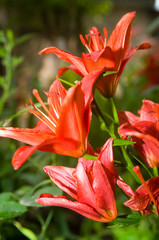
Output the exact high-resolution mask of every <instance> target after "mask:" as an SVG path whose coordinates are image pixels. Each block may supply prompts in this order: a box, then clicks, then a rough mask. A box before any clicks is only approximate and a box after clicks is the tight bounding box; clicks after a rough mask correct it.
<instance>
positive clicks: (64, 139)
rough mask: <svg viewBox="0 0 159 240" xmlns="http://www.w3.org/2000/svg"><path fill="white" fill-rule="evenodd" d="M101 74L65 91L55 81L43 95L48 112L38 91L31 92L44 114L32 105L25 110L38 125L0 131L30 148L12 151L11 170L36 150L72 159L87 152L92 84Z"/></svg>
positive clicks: (97, 73)
mask: <svg viewBox="0 0 159 240" xmlns="http://www.w3.org/2000/svg"><path fill="white" fill-rule="evenodd" d="M102 72H103V69H102V70H98V71H95V72H94V73H92V74H89V75H87V76H86V77H85V78H84V82H83V81H81V82H79V83H78V84H77V85H75V86H74V87H72V88H70V89H69V90H68V91H66V90H65V89H64V87H63V86H62V84H61V83H60V81H59V80H55V81H54V82H53V84H52V85H51V87H50V90H49V92H45V94H46V95H47V97H48V105H49V109H47V107H46V106H45V104H44V103H43V101H42V99H41V98H40V96H39V94H38V91H37V90H36V89H34V90H33V94H34V96H35V97H36V98H37V100H38V101H39V102H40V104H41V106H42V107H43V109H44V111H45V112H46V114H45V113H43V112H42V111H41V110H40V109H38V108H37V107H35V106H34V104H33V103H32V102H31V104H32V106H33V108H34V109H31V108H28V109H29V111H30V112H31V113H33V114H34V115H35V116H36V117H37V118H39V122H38V124H37V126H36V127H35V128H33V129H27V128H26V129H19V128H12V127H2V128H0V136H1V137H8V138H13V139H16V140H19V141H21V142H24V143H27V144H29V145H31V146H22V147H20V148H19V149H18V150H17V151H16V152H15V154H14V156H13V159H12V164H13V167H14V169H18V168H19V167H20V166H21V165H22V164H23V163H24V162H25V161H26V160H27V158H28V157H29V156H30V155H31V154H32V153H33V152H34V151H36V150H41V151H46V152H53V153H57V154H62V155H69V156H75V157H80V156H83V154H84V153H85V151H86V150H87V138H88V132H89V127H90V121H91V108H90V103H91V101H92V100H93V92H92V91H93V84H94V82H95V81H96V80H97V79H98V77H99V76H100V74H102Z"/></svg>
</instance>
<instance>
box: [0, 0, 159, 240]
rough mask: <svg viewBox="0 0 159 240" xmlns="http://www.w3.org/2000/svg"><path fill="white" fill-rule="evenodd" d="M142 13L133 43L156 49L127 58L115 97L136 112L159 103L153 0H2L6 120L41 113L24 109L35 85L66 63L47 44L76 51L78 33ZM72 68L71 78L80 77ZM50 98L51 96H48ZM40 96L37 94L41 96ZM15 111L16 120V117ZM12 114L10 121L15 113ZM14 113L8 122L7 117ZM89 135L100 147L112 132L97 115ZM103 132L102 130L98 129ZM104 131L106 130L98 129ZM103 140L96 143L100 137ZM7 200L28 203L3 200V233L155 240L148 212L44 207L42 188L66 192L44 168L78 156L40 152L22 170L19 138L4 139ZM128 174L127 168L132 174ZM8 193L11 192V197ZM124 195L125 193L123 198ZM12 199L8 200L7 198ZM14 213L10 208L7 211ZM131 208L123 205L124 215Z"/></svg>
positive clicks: (0, 92)
mask: <svg viewBox="0 0 159 240" xmlns="http://www.w3.org/2000/svg"><path fill="white" fill-rule="evenodd" d="M131 11H136V18H135V20H134V22H133V28H132V40H131V45H134V46H135V45H138V44H141V43H142V42H149V43H151V45H152V48H151V49H150V50H147V51H139V52H138V53H136V54H135V56H134V57H133V58H132V59H131V60H130V62H129V63H128V64H127V66H126V68H125V70H124V72H123V74H122V76H121V79H120V83H119V86H118V90H117V93H116V96H115V100H116V104H117V107H118V108H119V109H120V110H129V111H132V112H134V113H137V110H138V109H139V108H140V107H141V101H142V99H143V98H146V99H150V100H153V101H156V102H159V97H158V96H159V95H158V94H159V46H158V44H159V42H158V37H159V3H158V1H153V0H129V1H127V0H45V1H44V0H41V1H38V0H14V1H13V0H0V121H1V122H0V123H1V126H5V125H6V124H7V123H8V126H9V125H12V126H14V127H33V126H34V125H35V119H34V118H33V117H32V116H31V115H30V114H28V113H27V112H26V113H25V110H24V114H19V116H18V117H15V116H14V114H15V113H17V112H19V111H23V109H24V108H25V104H26V103H27V104H29V99H31V98H32V89H33V88H37V89H38V90H39V92H40V93H42V90H46V91H47V90H48V89H49V86H50V84H51V83H52V81H54V80H55V78H56V74H57V70H58V69H59V68H60V67H61V66H64V65H66V63H65V62H63V61H61V60H59V59H58V58H57V57H56V56H54V55H53V54H49V55H43V56H40V55H38V52H39V51H41V50H42V49H43V48H45V47H49V46H56V47H58V48H60V49H63V50H65V51H69V52H71V53H72V54H74V55H77V56H79V57H80V56H81V51H85V49H84V46H82V44H81V42H80V39H79V34H83V35H84V34H85V33H88V32H89V30H90V28H91V27H92V26H96V27H98V28H99V30H100V31H101V32H102V29H103V27H106V28H107V30H108V34H109V35H110V34H111V32H112V31H113V29H114V27H115V25H116V24H117V22H118V21H119V20H120V18H121V17H122V16H123V15H124V14H126V13H127V12H131ZM76 77H77V76H75V74H73V73H71V72H68V73H67V74H66V76H65V78H66V79H67V80H68V81H69V80H70V79H74V80H76ZM43 96H44V95H43ZM34 100H35V99H34ZM11 116H14V118H13V119H12V121H10V120H11V118H9V117H11ZM8 118H9V119H8ZM5 119H8V122H7V123H6V122H5ZM92 125H93V126H92V128H91V130H92V134H91V135H90V138H91V140H92V143H93V145H94V147H98V146H97V143H98V144H99V143H100V144H101V145H102V143H103V141H105V133H103V132H102V131H101V129H98V126H97V123H96V119H93V123H92ZM97 132H98V136H96V135H97ZM99 133H100V134H99ZM95 140H96V141H95ZM0 141H1V146H0V163H1V168H0V169H1V170H0V204H2V205H3V204H4V206H5V207H6V209H7V206H8V205H5V204H6V202H7V201H9V202H10V201H12V202H14V203H19V202H20V204H22V205H24V206H25V207H27V210H26V209H21V211H20V210H19V212H20V214H17V215H16V213H14V211H11V213H10V215H7V214H6V215H5V213H4V212H3V211H2V205H1V206H0V239H2V240H10V239H17V240H18V239H30V240H36V239H38V240H42V239H46V240H65V239H68V240H69V239H79V240H98V239H103V240H104V239H106V240H107V239H108V240H119V239H122V240H138V239H140V240H151V239H154V240H156V239H157V237H158V236H159V233H158V226H159V225H158V224H159V222H158V218H155V217H152V216H150V217H146V218H145V219H144V220H142V221H141V222H140V223H139V224H138V225H135V222H134V225H132V226H125V225H122V224H119V226H118V227H117V226H116V227H114V228H113V227H110V226H108V224H104V223H98V222H94V221H91V220H89V219H85V218H84V217H82V216H80V215H78V214H76V213H74V212H72V211H70V210H66V209H61V208H49V207H47V208H44V207H41V208H38V207H37V205H36V204H35V203H34V199H35V198H36V197H37V196H38V195H39V194H40V193H42V192H50V193H52V192H53V194H62V192H61V191H60V190H59V189H58V188H56V186H55V185H53V184H51V183H50V182H49V181H48V177H47V176H46V175H45V173H44V172H43V170H42V168H43V166H45V165H48V164H52V165H53V164H56V165H64V166H66V165H67V166H70V167H73V166H75V165H76V163H77V159H74V161H72V158H69V157H63V156H55V155H54V154H47V153H41V152H38V153H35V154H34V155H33V156H32V157H31V158H30V159H29V160H28V162H27V163H26V164H25V165H24V166H23V167H22V168H21V169H20V170H18V171H16V172H15V171H14V170H13V168H12V165H11V159H12V156H13V153H14V152H15V150H16V149H17V147H19V146H20V143H18V142H16V141H12V140H5V139H0ZM126 177H128V176H127V175H126V173H125V178H126ZM4 193H5V194H6V195H4ZM118 196H119V201H124V200H125V199H126V198H123V196H122V195H121V196H120V192H119V193H118ZM5 201H6V202H5ZM6 212H7V210H6ZM126 213H130V211H129V210H128V209H126V208H124V206H119V214H120V215H123V214H126ZM123 226H124V227H123Z"/></svg>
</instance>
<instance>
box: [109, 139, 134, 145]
mask: <svg viewBox="0 0 159 240" xmlns="http://www.w3.org/2000/svg"><path fill="white" fill-rule="evenodd" d="M132 144H135V142H133V141H129V140H123V139H118V138H116V139H114V142H113V146H123V145H124V146H128V145H132Z"/></svg>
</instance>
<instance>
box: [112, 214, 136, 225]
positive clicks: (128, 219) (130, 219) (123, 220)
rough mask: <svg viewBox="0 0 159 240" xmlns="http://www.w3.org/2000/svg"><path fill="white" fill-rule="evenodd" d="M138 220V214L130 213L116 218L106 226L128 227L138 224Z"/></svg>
mask: <svg viewBox="0 0 159 240" xmlns="http://www.w3.org/2000/svg"><path fill="white" fill-rule="evenodd" d="M140 220H141V216H140V215H139V214H130V215H128V216H124V217H118V218H116V219H115V220H114V221H112V222H111V223H110V226H108V228H121V227H129V226H132V225H136V224H138V223H139V222H140Z"/></svg>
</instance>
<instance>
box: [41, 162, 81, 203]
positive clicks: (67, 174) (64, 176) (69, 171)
mask: <svg viewBox="0 0 159 240" xmlns="http://www.w3.org/2000/svg"><path fill="white" fill-rule="evenodd" d="M44 171H45V172H46V173H47V174H48V175H49V177H50V179H51V180H52V181H53V182H54V183H55V184H56V185H57V186H58V187H59V188H61V189H62V190H63V191H64V192H66V193H67V194H69V195H70V196H71V197H72V198H74V199H76V200H77V187H76V185H77V183H76V182H77V180H76V178H75V177H74V175H73V174H74V171H75V169H74V168H68V167H61V166H46V167H44Z"/></svg>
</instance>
